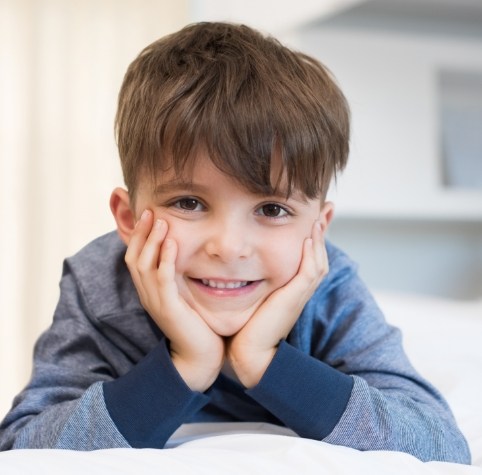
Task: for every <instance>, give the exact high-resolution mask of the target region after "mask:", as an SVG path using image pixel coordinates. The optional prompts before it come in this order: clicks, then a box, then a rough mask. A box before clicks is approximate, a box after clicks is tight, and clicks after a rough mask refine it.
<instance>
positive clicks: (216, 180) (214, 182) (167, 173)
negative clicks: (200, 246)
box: [140, 152, 308, 203]
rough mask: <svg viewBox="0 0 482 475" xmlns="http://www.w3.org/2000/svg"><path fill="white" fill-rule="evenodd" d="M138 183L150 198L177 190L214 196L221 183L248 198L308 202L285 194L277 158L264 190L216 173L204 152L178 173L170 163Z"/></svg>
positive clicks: (303, 197) (299, 195)
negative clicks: (239, 191) (236, 189)
mask: <svg viewBox="0 0 482 475" xmlns="http://www.w3.org/2000/svg"><path fill="white" fill-rule="evenodd" d="M141 181H142V182H143V184H144V186H142V185H141V187H140V188H143V189H144V190H145V191H147V189H149V192H150V193H152V194H153V195H154V196H158V195H161V194H166V193H170V192H175V191H181V190H184V191H190V192H192V193H208V192H211V193H213V192H214V193H215V192H216V190H217V188H218V187H219V184H220V183H221V182H222V183H224V184H225V185H227V186H229V187H234V188H238V189H239V190H242V191H243V192H244V193H247V194H251V195H256V196H272V197H279V198H284V199H287V198H293V199H295V200H297V201H301V202H303V203H306V202H307V201H308V199H307V197H306V195H305V194H304V193H303V192H301V191H300V190H296V189H292V190H291V191H290V192H288V188H289V187H288V180H287V174H286V171H285V170H284V168H283V165H282V162H281V159H280V158H274V159H273V160H272V164H271V183H270V186H269V188H268V187H267V189H266V190H260V189H256V188H255V187H254V186H253V187H252V188H251V187H249V186H246V183H244V182H243V181H242V180H240V179H238V178H237V177H236V176H234V175H233V174H229V173H227V172H225V171H223V170H220V168H219V167H218V166H217V165H216V164H215V163H214V162H213V160H211V158H210V157H209V155H208V154H207V153H205V152H199V153H198V154H196V156H195V157H193V158H192V159H191V160H190V161H189V163H188V164H187V165H186V166H184V167H182V169H180V170H176V167H175V166H174V164H173V163H172V162H171V163H170V164H169V167H168V168H167V169H165V170H161V171H159V173H156V174H155V176H153V177H152V179H149V178H147V177H144V179H143V180H141ZM146 188H147V189H146Z"/></svg>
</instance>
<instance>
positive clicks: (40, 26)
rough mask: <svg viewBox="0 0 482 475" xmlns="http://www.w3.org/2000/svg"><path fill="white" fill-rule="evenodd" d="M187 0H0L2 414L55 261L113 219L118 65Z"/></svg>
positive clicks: (52, 288) (41, 323)
mask: <svg viewBox="0 0 482 475" xmlns="http://www.w3.org/2000/svg"><path fill="white" fill-rule="evenodd" d="M187 22H188V6H187V1H183V0H175V1H174V0H172V1H170V0H102V1H97V0H82V1H80V2H76V1H68V0H1V1H0V104H1V105H0V194H1V195H0V222H1V226H2V232H1V233H0V305H1V307H0V378H1V386H0V418H1V417H2V415H3V413H4V412H6V410H7V408H8V407H9V406H10V403H11V400H12V398H13V396H14V394H15V393H17V392H18V391H19V390H20V388H21V387H22V386H23V384H25V382H26V381H27V378H28V376H29V372H30V366H31V355H32V348H33V343H34V341H35V340H36V338H37V336H38V334H39V333H40V332H41V331H42V330H43V329H45V328H46V327H47V326H48V324H49V323H50V322H51V319H52V314H53V311H54V307H55V304H56V301H57V298H58V282H59V278H60V273H61V267H62V260H63V259H64V258H65V257H66V256H68V255H71V254H72V253H74V252H76V251H77V250H78V249H79V248H80V247H81V246H83V245H85V244H86V243H87V242H88V241H90V240H92V239H93V238H94V237H96V236H98V235H100V234H102V233H104V232H107V231H109V230H111V229H113V227H114V222H113V219H112V218H111V216H110V211H109V204H108V200H109V195H110V192H111V190H112V189H113V187H114V186H117V185H122V178H121V173H120V167H119V165H118V158H117V150H116V147H115V143H114V130H113V121H114V114H115V109H116V98H117V94H118V90H119V87H120V84H121V81H122V77H123V75H124V73H125V69H126V68H127V66H128V64H129V63H130V62H131V61H132V59H133V58H134V56H135V55H137V53H138V52H139V51H140V50H141V48H143V47H144V46H146V45H147V44H148V43H149V42H151V41H153V40H154V39H157V38H158V37H160V36H163V35H164V34H166V33H168V32H171V31H175V30H177V29H178V28H179V27H181V26H183V25H184V24H185V23H187Z"/></svg>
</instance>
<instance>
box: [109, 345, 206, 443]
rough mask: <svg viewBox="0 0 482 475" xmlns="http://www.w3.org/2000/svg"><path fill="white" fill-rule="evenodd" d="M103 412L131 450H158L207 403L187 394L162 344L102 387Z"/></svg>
mask: <svg viewBox="0 0 482 475" xmlns="http://www.w3.org/2000/svg"><path fill="white" fill-rule="evenodd" d="M104 399H105V404H106V407H107V410H108V411H109V414H110V416H111V418H112V420H113V421H114V423H115V424H116V426H117V429H118V430H119V432H120V433H121V434H122V435H123V436H124V438H125V439H126V440H127V442H128V443H129V444H130V445H131V446H132V447H135V448H162V447H164V445H165V443H166V441H167V440H168V439H169V437H170V436H171V434H172V433H173V432H174V431H175V430H176V429H177V428H178V427H179V426H180V425H181V424H183V423H184V422H186V421H187V420H188V419H189V418H190V417H191V416H192V415H193V414H194V413H196V412H197V411H199V410H200V409H201V408H202V407H203V406H204V405H205V404H207V403H208V402H209V397H208V396H206V395H205V394H202V393H199V392H194V391H191V389H190V388H189V387H188V386H187V385H186V383H185V382H184V380H183V379H182V378H181V376H180V375H179V373H178V372H177V370H176V368H175V367H174V365H173V363H172V360H171V357H170V355H169V352H168V349H167V346H166V341H165V340H161V341H160V342H159V344H158V345H157V346H156V347H155V348H154V349H153V350H152V351H151V352H150V353H148V354H147V355H146V356H145V358H144V359H143V360H141V361H140V362H139V363H138V364H137V365H136V366H135V367H134V368H133V369H132V370H131V371H129V373H127V374H125V375H123V376H121V377H120V378H118V379H116V380H114V381H109V382H106V383H104Z"/></svg>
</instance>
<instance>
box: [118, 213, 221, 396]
mask: <svg viewBox="0 0 482 475" xmlns="http://www.w3.org/2000/svg"><path fill="white" fill-rule="evenodd" d="M167 231H168V225H167V223H166V222H165V221H163V220H156V221H155V222H154V223H153V213H152V212H151V211H149V210H146V211H144V213H143V214H142V216H141V219H140V220H139V221H138V223H137V224H136V228H135V229H134V232H133V233H132V236H131V238H130V241H129V245H128V248H127V252H126V256H125V260H126V263H127V267H128V268H129V271H130V273H131V276H132V279H133V281H134V285H135V287H136V289H137V292H138V294H139V298H140V300H141V303H142V305H143V307H144V308H145V309H146V311H147V312H148V313H149V315H150V316H151V317H152V319H153V320H154V321H155V322H156V324H157V326H158V327H159V328H160V329H161V331H162V332H163V333H164V335H165V336H166V337H167V338H168V339H169V341H170V351H171V357H172V361H173V363H174V366H175V367H176V369H177V370H178V372H179V373H180V375H181V377H182V378H183V379H184V381H185V382H186V384H187V385H188V386H189V387H190V388H191V389H192V390H193V391H200V392H203V391H205V390H206V389H207V388H208V387H209V386H211V384H212V383H213V382H214V380H215V379H216V378H217V376H218V374H219V372H220V370H221V367H222V365H223V360H224V342H223V339H222V338H221V337H220V336H218V335H216V334H215V333H214V332H213V331H212V330H211V329H210V328H209V326H208V325H207V324H206V323H205V322H204V320H203V319H202V318H201V316H200V315H199V314H197V313H196V312H195V311H194V310H193V309H192V308H191V307H190V306H189V305H188V304H187V303H186V301H185V300H184V299H183V298H182V297H181V296H180V295H179V292H178V287H177V284H176V282H175V262H176V256H177V244H176V242H175V241H174V240H173V239H169V238H167V237H166V236H167Z"/></svg>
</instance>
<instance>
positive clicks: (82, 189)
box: [0, 0, 482, 418]
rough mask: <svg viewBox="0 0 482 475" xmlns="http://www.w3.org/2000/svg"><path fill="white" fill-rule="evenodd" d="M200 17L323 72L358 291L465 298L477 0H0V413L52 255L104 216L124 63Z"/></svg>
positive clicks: (49, 291)
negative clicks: (349, 125)
mask: <svg viewBox="0 0 482 475" xmlns="http://www.w3.org/2000/svg"><path fill="white" fill-rule="evenodd" d="M200 20H228V21H235V22H244V23H246V24H248V25H250V26H253V27H256V28H258V29H260V30H262V31H263V32H265V33H271V34H273V35H274V36H276V37H278V38H279V39H280V40H281V41H283V42H284V43H285V44H288V45H289V46H292V47H294V48H296V49H300V50H303V51H305V52H307V53H308V54H311V55H313V56H316V57H317V58H318V59H320V60H321V61H322V62H323V63H325V64H326V65H327V66H328V67H329V68H330V69H331V70H332V71H333V73H334V74H335V76H336V77H337V79H338V81H339V83H340V85H341V87H342V89H343V90H344V92H345V94H346V96H347V98H348V100H349V102H350V105H351V108H352V116H353V134H352V141H351V157H350V162H349V166H348V168H347V170H346V172H345V173H344V174H343V175H342V176H341V177H340V178H339V179H338V182H337V184H336V185H334V186H333V188H332V190H331V193H330V197H331V199H332V200H333V201H334V202H335V205H336V218H335V220H334V222H333V225H332V227H331V229H330V238H331V239H332V240H333V241H335V242H336V243H337V244H339V245H340V246H341V247H343V248H344V249H345V250H346V251H348V253H349V254H350V255H351V256H352V257H353V258H354V259H355V260H356V261H358V263H359V264H360V273H361V275H362V277H363V278H364V279H365V280H366V282H367V283H368V285H369V286H370V287H371V288H372V289H373V290H374V291H377V292H378V291H383V292H406V293H420V294H424V295H433V296H436V297H442V298H447V299H476V298H482V2H481V1H480V0H317V1H315V0H298V1H297V2H288V1H283V0H273V1H269V0H256V1H254V0H244V1H243V2H226V1H222V0H191V1H189V0H82V1H75V0H0V194H1V195H0V196H1V198H0V219H1V221H0V222H1V232H0V375H1V377H0V418H1V417H2V416H3V414H4V413H5V412H6V411H7V410H8V408H9V407H10V404H11V401H12V398H13V396H14V395H15V394H16V393H17V392H18V391H19V390H20V389H21V388H22V386H23V385H24V384H25V383H26V381H27V380H28V377H29V374H30V368H31V357H32V348H33V344H34V342H35V340H36V338H37V337H38V335H39V333H40V332H41V331H42V330H44V329H45V328H47V326H48V325H49V323H50V321H51V318H52V314H53V310H54V308H55V305H56V301H57V298H58V281H59V278H60V273H61V266H62V260H63V259H64V258H65V257H66V256H68V255H71V254H73V253H75V252H76V251H77V250H78V249H80V247H82V246H84V245H85V244H87V243H88V242H89V241H90V240H92V239H93V238H95V237H96V236H98V235H100V234H103V233H105V232H108V231H110V230H112V229H113V227H114V221H113V219H112V217H111V215H110V211H109V207H108V200H109V195H110V192H111V190H112V189H113V188H114V187H115V186H118V185H122V177H121V172H120V167H119V164H118V157H117V151H116V147H115V141H114V132H113V120H114V115H115V109H116V97H117V92H118V90H119V87H120V84H121V81H122V78H123V75H124V72H125V70H126V68H127V66H128V64H129V63H130V62H131V61H132V60H133V58H134V57H135V56H136V55H137V53H138V52H139V51H140V50H141V49H142V48H143V47H144V46H146V45H147V44H148V43H150V42H151V41H153V40H155V39H157V38H159V37H160V36H163V35H164V34H167V33H169V32H172V31H175V30H177V29H179V28H180V27H182V26H184V25H185V24H187V23H190V22H193V21H200Z"/></svg>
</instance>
